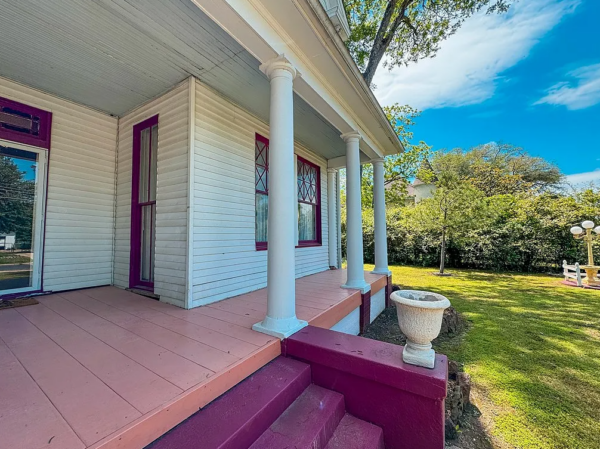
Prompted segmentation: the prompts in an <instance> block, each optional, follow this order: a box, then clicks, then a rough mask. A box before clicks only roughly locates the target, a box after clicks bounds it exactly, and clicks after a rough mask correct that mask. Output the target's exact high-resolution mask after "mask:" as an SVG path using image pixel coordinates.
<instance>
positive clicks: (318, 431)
mask: <svg viewBox="0 0 600 449" xmlns="http://www.w3.org/2000/svg"><path fill="white" fill-rule="evenodd" d="M344 414H345V406H344V396H342V395H341V394H339V393H336V392H334V391H331V390H326V389H325V388H321V387H318V386H317V385H310V386H309V387H308V388H307V389H306V390H305V391H304V392H303V393H302V394H301V395H300V396H299V397H298V399H296V400H295V401H294V403H293V404H292V405H290V406H289V407H288V409H287V410H286V411H285V412H283V414H282V415H281V416H280V417H279V418H277V420H276V421H275V422H274V423H273V424H272V425H271V427H269V428H268V429H267V430H266V431H265V432H264V433H263V434H262V435H261V436H260V437H259V438H258V439H257V440H256V441H255V442H254V444H253V445H252V446H250V449H283V448H294V449H304V448H306V449H309V448H310V449H321V448H324V447H325V446H326V444H327V442H328V441H329V439H330V438H331V436H332V435H333V434H334V432H335V430H336V427H337V426H338V424H339V423H340V421H341V420H342V418H343V417H344Z"/></svg>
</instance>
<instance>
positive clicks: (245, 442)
mask: <svg viewBox="0 0 600 449" xmlns="http://www.w3.org/2000/svg"><path fill="white" fill-rule="evenodd" d="M310 380H311V378H310V366H309V365H307V364H305V363H302V362H299V361H297V360H293V359H288V358H284V357H278V358H276V359H275V360H273V361H272V362H271V363H269V364H268V365H266V366H265V367H263V368H261V369H260V370H258V371H257V372H256V373H254V374H253V375H251V376H250V377H248V378H247V379H246V380H244V381H243V382H241V383H239V384H238V385H236V386H235V387H233V388H232V389H231V390H229V391H228V392H227V393H225V394H224V395H223V396H221V397H220V398H218V399H216V400H215V401H213V402H212V403H211V404H209V405H208V406H207V407H206V408H204V409H202V410H201V411H199V412H198V413H196V414H194V415H192V416H191V417H190V418H189V419H187V420H186V421H184V422H183V423H181V424H180V425H179V426H177V427H175V428H174V429H173V430H171V431H170V432H168V433H167V434H165V435H164V436H163V437H161V438H160V439H158V440H156V441H155V442H154V443H152V444H151V445H149V446H147V449H150V448H152V449H184V448H185V449H195V448H197V449H200V448H202V449H204V448H210V449H240V448H247V447H248V446H250V445H251V444H252V443H253V442H254V441H255V440H256V439H257V438H259V437H260V436H261V434H263V432H265V430H267V429H268V428H269V426H270V425H271V424H272V423H273V422H274V421H275V420H276V419H277V418H278V417H279V416H280V415H281V414H282V413H284V412H285V410H286V409H287V408H288V407H289V406H290V404H292V403H293V402H294V401H295V400H296V399H297V398H298V396H300V395H301V394H303V393H302V392H303V391H305V389H306V388H307V387H308V386H309V384H310ZM336 394H337V393H336ZM338 421H339V420H338ZM336 424H337V423H336Z"/></svg>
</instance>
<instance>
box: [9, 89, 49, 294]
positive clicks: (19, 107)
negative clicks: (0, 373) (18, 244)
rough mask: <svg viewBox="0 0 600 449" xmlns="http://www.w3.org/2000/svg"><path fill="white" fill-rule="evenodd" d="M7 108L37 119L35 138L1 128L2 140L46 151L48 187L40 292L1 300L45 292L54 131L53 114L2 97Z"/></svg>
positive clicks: (43, 224) (43, 227) (46, 190)
mask: <svg viewBox="0 0 600 449" xmlns="http://www.w3.org/2000/svg"><path fill="white" fill-rule="evenodd" d="M6 108H8V109H13V110H16V111H18V112H20V113H23V114H29V115H31V117H32V118H36V119H37V121H38V124H39V130H38V131H39V132H38V133H37V135H35V136H31V135H27V134H25V133H20V132H18V131H14V130H10V129H6V128H5V127H3V126H0V139H3V140H6V141H9V142H16V143H22V144H25V145H31V146H34V147H39V148H45V149H46V185H45V193H44V198H43V200H44V219H43V222H42V257H41V264H42V266H41V270H40V288H39V290H33V291H28V292H26V293H11V294H6V295H2V294H0V298H2V299H9V298H13V297H15V298H16V297H19V296H24V295H31V294H33V293H41V292H43V291H44V267H45V261H46V219H47V217H48V214H47V212H48V188H49V185H50V143H51V136H52V134H51V131H52V112H50V111H45V110H43V109H38V108H35V107H33V106H29V105H27V104H24V103H19V102H17V101H13V100H9V99H8V98H4V97H0V111H1V112H5V111H6Z"/></svg>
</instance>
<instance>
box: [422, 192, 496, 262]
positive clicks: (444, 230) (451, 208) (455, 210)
mask: <svg viewBox="0 0 600 449" xmlns="http://www.w3.org/2000/svg"><path fill="white" fill-rule="evenodd" d="M484 212H485V201H484V196H483V194H482V193H481V192H480V191H479V190H477V189H476V188H474V187H473V186H471V185H470V184H468V183H460V182H455V183H451V182H448V183H444V184H443V185H441V186H440V187H438V188H437V189H436V190H435V192H434V194H433V197H432V198H427V199H425V200H423V201H421V202H420V203H419V204H418V205H417V206H415V214H414V215H413V219H414V220H413V224H412V225H413V226H414V227H415V228H416V229H419V228H421V229H422V230H423V231H424V232H430V233H433V234H434V235H436V236H438V238H439V246H440V271H439V272H440V274H444V270H445V267H446V248H447V246H446V244H447V240H448V238H449V237H452V238H453V239H454V240H455V241H460V240H461V239H462V238H464V237H465V236H467V235H468V233H469V230H470V229H471V228H472V227H474V226H475V224H476V221H477V220H479V219H481V218H482V217H483V215H484Z"/></svg>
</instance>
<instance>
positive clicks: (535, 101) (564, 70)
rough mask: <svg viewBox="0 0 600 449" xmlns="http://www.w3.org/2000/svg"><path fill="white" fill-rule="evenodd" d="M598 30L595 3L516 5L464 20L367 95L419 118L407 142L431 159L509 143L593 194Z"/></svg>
mask: <svg viewBox="0 0 600 449" xmlns="http://www.w3.org/2000/svg"><path fill="white" fill-rule="evenodd" d="M599 20H600V1H599V0H520V1H519V2H517V3H516V4H515V5H514V6H513V7H512V8H511V11H510V12H509V13H508V14H505V15H501V16H498V15H493V16H492V15H484V14H479V15H477V16H474V17H472V18H470V19H468V20H467V21H466V22H465V24H464V25H463V27H462V28H461V29H460V30H459V31H458V32H457V33H456V34H455V35H454V36H452V37H451V38H450V39H448V40H447V41H446V42H444V43H442V49H441V50H440V52H439V53H438V55H437V57H435V58H433V59H427V60H423V61H420V62H418V63H417V64H412V65H410V66H408V67H397V68H394V69H392V71H389V70H388V69H386V68H383V67H380V69H379V71H378V73H377V74H376V76H375V80H374V83H375V85H376V86H377V88H376V90H375V94H376V95H377V97H378V98H379V100H380V102H381V103H382V104H384V105H387V104H393V103H396V102H398V103H401V104H410V105H411V106H414V107H417V108H419V109H420V110H422V111H423V114H422V116H421V117H420V118H419V119H418V121H417V125H416V126H415V128H414V131H415V139H416V140H424V141H426V142H427V143H428V144H430V145H433V147H434V149H441V148H455V147H462V148H469V147H472V146H475V145H478V144H482V143H487V142H491V141H496V142H505V143H511V144H514V145H518V146H522V147H523V148H525V150H527V151H528V152H529V153H530V154H532V155H536V156H542V157H544V158H546V159H548V160H551V161H553V162H555V163H556V164H557V165H558V166H559V167H560V168H561V170H562V171H563V172H564V173H565V174H566V175H569V176H568V178H567V180H568V181H569V182H571V183H572V184H575V185H581V184H582V183H588V182H590V181H595V182H596V183H597V184H599V185H600V22H599Z"/></svg>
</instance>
